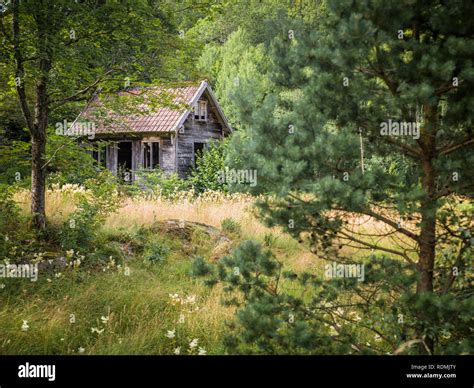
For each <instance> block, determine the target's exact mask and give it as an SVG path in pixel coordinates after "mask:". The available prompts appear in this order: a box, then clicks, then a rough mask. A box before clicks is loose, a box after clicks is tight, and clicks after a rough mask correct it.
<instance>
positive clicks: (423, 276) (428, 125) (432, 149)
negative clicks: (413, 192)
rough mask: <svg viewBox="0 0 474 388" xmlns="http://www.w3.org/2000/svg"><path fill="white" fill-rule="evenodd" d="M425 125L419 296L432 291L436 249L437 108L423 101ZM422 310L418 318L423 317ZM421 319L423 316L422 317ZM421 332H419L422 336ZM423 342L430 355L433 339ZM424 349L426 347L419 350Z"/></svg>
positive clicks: (419, 241) (423, 137)
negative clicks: (435, 159) (424, 103)
mask: <svg viewBox="0 0 474 388" xmlns="http://www.w3.org/2000/svg"><path fill="white" fill-rule="evenodd" d="M423 108H424V120H425V127H424V128H423V129H422V134H421V137H420V140H421V144H420V145H421V148H422V150H423V159H422V162H421V163H422V176H423V178H422V187H423V191H424V198H423V200H422V201H421V207H420V213H421V227H420V235H419V240H418V243H419V249H420V251H419V260H418V271H419V272H420V278H419V280H418V283H417V285H416V293H417V294H418V295H420V294H422V293H425V292H433V272H434V264H435V248H436V213H437V207H438V203H437V200H436V171H435V168H434V165H433V161H434V158H435V157H436V129H437V109H436V105H434V106H430V105H428V104H426V105H425V106H424V107H423ZM423 314H424V313H423V311H421V312H420V318H421V319H423ZM423 320H424V319H423ZM421 334H422V333H420V336H421ZM425 344H426V346H427V347H428V349H429V352H430V353H431V354H433V350H434V339H433V338H432V337H429V336H426V337H425ZM422 351H423V352H426V349H422Z"/></svg>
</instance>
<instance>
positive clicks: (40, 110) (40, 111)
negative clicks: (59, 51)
mask: <svg viewBox="0 0 474 388" xmlns="http://www.w3.org/2000/svg"><path fill="white" fill-rule="evenodd" d="M50 68H51V62H50V61H49V60H47V59H42V60H41V61H40V70H41V72H42V75H41V77H40V78H39V80H38V83H37V85H36V103H35V120H34V124H33V131H32V132H31V214H32V217H33V224H34V226H35V227H36V229H37V230H43V229H44V228H45V227H46V212H45V210H46V209H45V191H46V190H45V188H46V167H44V164H45V160H44V155H45V152H46V129H47V127H48V114H49V107H48V93H47V84H48V72H49V70H50Z"/></svg>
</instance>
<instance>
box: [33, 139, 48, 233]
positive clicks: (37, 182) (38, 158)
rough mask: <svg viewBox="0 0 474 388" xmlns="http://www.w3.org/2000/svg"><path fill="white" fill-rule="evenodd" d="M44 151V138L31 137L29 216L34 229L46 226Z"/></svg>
mask: <svg viewBox="0 0 474 388" xmlns="http://www.w3.org/2000/svg"><path fill="white" fill-rule="evenodd" d="M45 150H46V136H32V137H31V214H32V217H33V224H34V226H35V227H36V229H39V230H42V229H44V228H45V226H46V213H45V187H46V171H45V169H44V168H43V164H44V159H43V155H44V153H45Z"/></svg>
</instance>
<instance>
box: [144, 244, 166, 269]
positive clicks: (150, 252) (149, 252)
mask: <svg viewBox="0 0 474 388" xmlns="http://www.w3.org/2000/svg"><path fill="white" fill-rule="evenodd" d="M169 253H170V249H169V247H168V246H167V245H166V244H164V243H162V242H160V241H151V242H149V243H148V244H147V245H146V246H145V249H144V252H143V260H144V261H145V263H149V264H162V263H164V262H165V261H166V259H167V257H168V255H169Z"/></svg>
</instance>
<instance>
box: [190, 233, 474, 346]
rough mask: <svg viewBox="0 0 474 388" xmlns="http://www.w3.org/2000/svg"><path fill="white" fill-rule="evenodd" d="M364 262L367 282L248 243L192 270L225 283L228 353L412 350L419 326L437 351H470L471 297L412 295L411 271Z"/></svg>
mask: <svg viewBox="0 0 474 388" xmlns="http://www.w3.org/2000/svg"><path fill="white" fill-rule="evenodd" d="M364 264H365V274H366V275H365V279H364V282H358V281H357V280H356V279H349V278H333V279H327V278H325V277H321V276H318V275H317V274H314V273H309V272H301V273H295V272H293V271H289V270H285V269H284V268H283V267H282V264H281V263H280V262H279V261H277V260H276V258H275V256H274V255H273V254H272V252H271V251H270V250H266V249H263V248H262V247H261V246H260V245H259V244H258V243H255V242H252V241H246V242H244V243H242V244H241V245H240V246H239V247H237V249H236V250H235V251H234V252H233V253H232V255H231V256H227V257H225V258H223V259H221V260H220V261H219V262H218V263H217V264H216V265H211V264H208V263H206V262H205V261H204V260H203V259H202V258H197V259H196V261H195V262H194V266H193V268H194V274H195V276H207V277H208V279H207V284H209V285H215V284H217V283H219V282H220V283H222V285H223V286H224V289H225V291H226V292H227V296H226V299H225V303H226V304H229V305H233V306H236V307H237V308H238V310H237V313H236V320H235V321H234V322H229V325H230V328H231V331H230V335H229V336H228V337H227V338H226V340H225V344H226V347H227V350H228V351H229V352H231V353H242V354H387V353H388V354H393V353H397V352H399V351H402V352H403V354H414V353H419V352H420V349H419V348H418V347H417V346H413V347H410V346H406V347H404V345H406V344H407V342H408V341H409V340H410V339H413V338H414V337H416V336H417V334H418V333H419V330H420V329H421V330H424V335H430V336H434V337H436V338H438V339H439V343H438V345H437V347H436V349H435V352H436V353H439V354H461V353H469V352H470V349H472V346H473V345H474V343H473V341H472V336H470V335H469V332H470V329H469V322H471V318H472V316H471V314H470V311H472V308H473V300H472V298H469V297H467V296H466V297H462V298H457V297H456V296H455V295H454V294H427V293H425V294H422V295H416V294H413V293H412V292H411V288H412V287H413V286H414V284H415V283H416V280H417V275H416V271H414V270H413V268H412V267H410V266H409V265H406V264H404V263H402V262H400V261H398V260H393V259H391V258H389V257H387V256H386V255H372V256H370V257H369V258H368V259H367V260H366V261H365V263H364ZM460 276H462V277H468V276H472V275H469V274H466V273H465V274H463V275H460ZM400 349H403V350H400Z"/></svg>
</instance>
